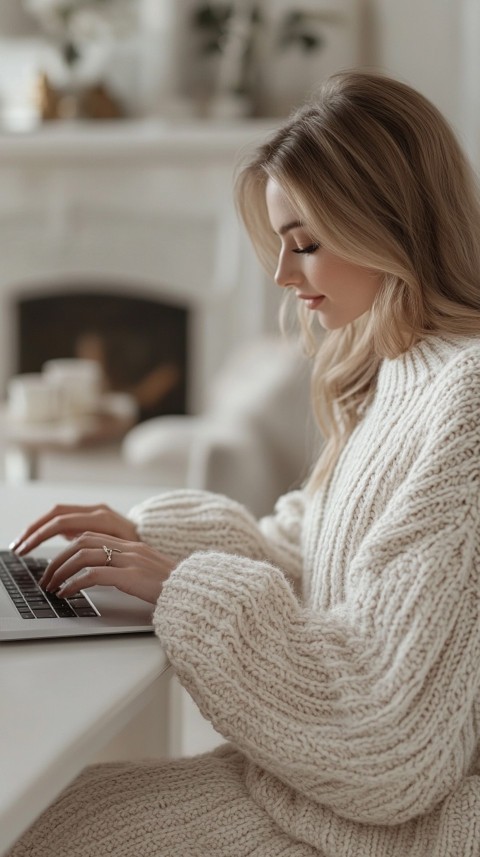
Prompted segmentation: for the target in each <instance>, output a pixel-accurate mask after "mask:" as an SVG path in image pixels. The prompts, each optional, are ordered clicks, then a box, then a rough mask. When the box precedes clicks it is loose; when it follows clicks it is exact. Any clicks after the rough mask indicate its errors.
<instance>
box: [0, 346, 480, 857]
mask: <svg viewBox="0 0 480 857" xmlns="http://www.w3.org/2000/svg"><path fill="white" fill-rule="evenodd" d="M479 480H480V337H479V338H478V339H474V338H463V337H451V338H440V337H435V338H431V339H428V340H425V341H424V342H422V343H420V344H419V345H417V346H416V347H415V348H414V349H412V350H411V351H410V352H409V353H407V354H405V355H403V356H402V357H400V358H398V359H396V360H392V361H390V360H385V361H384V362H383V363H382V365H381V368H380V372H379V377H378V384H377V389H376V393H375V397H374V400H373V402H372V404H371V405H370V406H369V408H368V410H367V411H366V413H365V415H364V417H363V419H362V421H361V423H360V424H359V425H358V426H357V428H356V430H355V431H354V433H353V435H352V437H351V439H350V441H349V442H348V445H347V446H346V448H345V449H344V451H343V453H342V455H341V457H340V460H339V462H338V464H337V467H336V469H335V471H334V474H333V477H332V478H331V480H330V482H329V484H328V486H327V488H326V489H325V490H322V491H320V492H319V493H318V494H317V495H316V496H315V498H313V499H312V500H308V499H307V497H306V496H305V495H304V493H303V492H301V491H295V492H292V493H290V494H288V495H286V496H285V497H283V498H281V499H280V501H279V502H278V505H277V508H276V510H275V513H274V514H273V515H272V516H271V517H268V518H266V519H263V520H262V521H260V522H259V523H257V522H256V521H255V520H254V519H253V517H251V515H250V514H249V513H248V512H247V511H246V510H245V509H244V508H243V507H241V506H239V505H238V504H236V503H234V502H233V501H230V500H228V499H226V498H225V497H221V496H217V495H213V494H207V493H203V492H197V491H178V492H174V493H166V494H162V495H160V496H158V497H156V498H153V499H151V500H149V501H147V502H146V503H144V504H142V505H141V506H139V507H136V508H135V509H134V510H133V511H132V513H131V516H132V519H133V520H135V521H136V523H137V525H138V528H139V532H140V535H141V537H142V539H144V540H145V541H147V542H149V543H150V544H152V545H154V546H156V547H158V549H160V550H162V551H164V552H166V553H167V554H171V555H173V556H175V557H176V558H178V560H181V562H180V563H179V565H178V567H177V568H176V570H175V571H174V572H173V574H172V575H171V578H170V579H169V581H168V582H167V584H166V585H165V587H164V590H163V593H162V595H161V596H160V599H159V601H158V605H157V608H156V610H155V614H154V622H155V628H156V632H157V634H158V637H159V638H160V640H161V642H162V644H163V646H164V647H165V649H166V651H167V653H168V656H169V657H170V659H171V661H172V664H173V666H174V668H175V670H176V672H177V674H178V676H179V677H180V680H181V681H182V683H183V684H184V685H185V687H186V688H187V689H188V691H189V692H190V693H191V695H192V696H193V697H194V699H195V700H196V702H197V703H198V705H199V707H200V709H201V711H202V712H203V714H204V715H205V716H206V717H207V718H209V719H210V720H211V722H212V723H213V725H214V726H215V728H216V729H217V730H218V731H219V732H220V733H221V734H222V735H224V736H225V738H226V739H228V741H229V742H230V745H229V746H227V747H226V748H225V749H221V750H220V751H217V752H216V753H213V754H207V755H206V756H203V757H198V758H197V759H194V760H183V761H182V763H179V762H171V763H165V765H164V767H163V768H161V767H160V769H159V770H160V774H159V775H158V780H159V782H160V783H161V784H162V788H163V791H162V792H161V795H162V796H161V798H160V797H158V796H156V797H155V796H154V793H155V789H152V786H151V784H149V786H148V788H147V786H145V785H144V783H145V777H146V776H147V775H146V772H145V770H146V769H142V768H140V767H139V766H137V767H135V766H131V767H130V769H129V775H128V782H129V783H130V785H129V787H128V788H127V787H126V786H125V782H126V781H127V776H126V775H125V776H124V779H123V780H122V782H123V786H122V787H120V786H118V785H117V790H118V791H120V789H121V795H122V797H121V801H122V806H123V805H124V803H126V805H127V806H130V803H129V801H131V802H132V803H133V806H134V807H136V812H135V813H133V812H132V813H131V816H130V815H129V816H128V818H129V819H130V821H129V825H130V827H128V830H131V828H132V825H135V824H137V828H138V830H137V834H136V839H135V846H134V847H133V846H132V845H131V844H130V845H127V844H125V843H126V839H125V836H126V834H125V833H122V835H121V836H120V834H118V836H119V837H120V838H119V839H118V842H119V843H120V844H122V843H123V846H124V847H122V848H121V847H120V844H117V845H116V843H117V840H116V839H115V838H114V837H113V834H112V833H111V832H108V830H107V828H108V825H110V828H112V827H114V826H118V824H119V813H118V811H117V812H116V814H115V813H113V814H112V816H111V818H110V820H108V818H107V820H105V818H106V817H105V818H103V817H102V818H103V820H102V821H101V822H100V821H99V822H98V825H97V826H98V830H97V828H95V831H96V832H93V833H92V828H91V824H92V822H91V821H90V826H89V828H88V830H89V835H90V836H93V837H94V838H95V837H97V838H98V839H100V837H101V836H103V839H102V842H103V843H105V842H108V847H109V848H112V849H113V850H112V852H110V851H109V850H108V849H107V848H106V847H105V848H104V850H102V849H98V845H97V846H94V843H92V850H91V851H90V850H88V848H87V847H86V846H85V844H82V845H81V847H79V849H78V851H77V850H75V849H73V846H72V844H71V841H70V849H69V848H68V847H67V846H65V851H62V850H61V849H59V848H58V843H57V850H56V851H53V850H52V855H53V853H56V854H63V853H65V854H69V855H73V854H75V855H77V853H78V854H81V855H84V854H85V855H86V854H90V853H91V854H92V855H93V854H97V855H100V854H103V853H116V854H120V853H121V854H125V855H132V857H133V855H135V857H137V855H140V854H149V855H150V854H151V855H162V857H163V855H165V857H200V855H215V857H224V855H227V854H228V855H232V857H240V855H244V854H249V855H250V854H258V855H259V857H260V855H261V857H273V855H279V854H282V855H288V857H293V855H299V857H300V855H301V857H305V856H306V855H319V857H406V855H408V857H479V855H480V752H479V748H480V520H479V517H480V496H479ZM161 764H162V763H160V765H161ZM181 765H183V767H181ZM85 776H87V777H89V779H88V784H87V785H85V786H84V787H83V792H82V788H81V786H78V787H77V791H76V793H75V794H73V797H72V795H70V796H67V798H65V799H64V803H63V804H62V806H61V810H58V811H57V816H55V815H50V822H49V823H50V828H51V827H52V825H53V826H54V825H55V820H54V819H55V818H57V819H64V818H65V817H67V816H68V805H69V804H68V801H69V800H70V801H71V802H72V801H73V802H74V803H75V804H76V805H77V806H78V804H79V802H80V803H81V800H82V799H81V798H80V797H79V795H80V794H83V795H84V798H83V799H84V800H85V801H86V802H87V804H88V801H89V800H90V803H91V808H93V804H94V802H95V801H96V800H97V797H96V795H97V796H98V795H100V798H98V800H99V801H100V800H101V799H103V800H104V803H105V805H106V801H107V798H105V795H107V796H108V802H109V805H110V804H111V803H112V797H111V795H113V793H114V786H113V785H112V783H111V782H110V784H108V782H107V780H108V776H109V777H110V780H112V782H113V781H114V782H117V781H119V780H118V778H119V777H120V774H119V773H118V771H116V769H115V775H113V774H109V775H108V776H107V773H106V772H105V768H101V769H92V770H91V771H90V773H89V774H86V775H85ZM102 776H103V780H102V779H101V777H102ZM149 776H150V775H149ZM152 776H153V775H152ZM95 783H97V785H96V786H95ZM99 783H100V785H99ZM106 783H107V784H106ZM109 789H110V790H111V791H109ZM148 789H150V790H148ZM158 789H159V790H160V786H158ZM159 794H160V791H159ZM85 795H86V796H85ZM165 795H168V796H169V797H168V800H167V798H166V797H165ZM186 795H188V800H187V798H186ZM222 800H223V801H224V803H225V806H226V807H227V809H225V812H224V814H223V815H221V814H219V815H215V812H217V809H216V808H217V807H218V806H219V805H220V803H221V801H222ZM65 801H66V803H65ZM172 807H173V808H172ZM185 807H188V808H185ZM212 807H213V809H212ZM117 809H118V808H117ZM106 811H107V810H105V812H106ZM50 812H51V811H50ZM218 812H219V813H220V810H218ZM212 813H213V814H212ZM120 815H121V813H120ZM91 816H92V813H90V817H91ZM52 819H53V821H52ZM133 819H135V821H134V820H133ZM47 824H48V816H47ZM58 824H60V822H58ZM102 825H103V826H102ZM172 825H173V828H172ZM175 825H176V826H175ZM43 829H46V828H45V821H43ZM172 829H174V833H173V834H172V833H171V831H172ZM125 830H127V827H125ZM155 830H157V831H158V835H157V834H155V833H153V832H152V831H155ZM98 831H100V832H98ZM105 831H107V832H105ZM57 832H58V828H57ZM117 833H118V832H117ZM170 835H172V836H173V839H171V838H169V836H170ZM132 837H133V834H132ZM225 837H227V839H225ZM279 837H280V838H279ZM79 841H80V839H79ZM131 841H132V842H133V841H134V840H133V838H132V840H131ZM38 842H39V838H38V835H37V837H36V850H33V851H30V850H29V846H28V844H25V845H24V848H22V847H19V850H18V855H20V854H22V855H23V854H31V853H34V854H35V857H37V855H39V856H40V855H44V854H45V855H49V854H50V851H49V850H48V847H47V846H46V847H45V848H44V850H42V849H41V848H39V846H38ZM82 842H83V843H84V840H82ZM206 842H208V843H209V845H205V843H206ZM142 843H143V845H142ZM152 843H153V844H152ZM169 843H170V844H169ZM171 843H174V844H173V845H172V844H171ZM226 843H227V844H226ZM95 847H97V850H96V851H95ZM117 847H118V850H115V849H116V848H117ZM16 855H17V851H15V857H16Z"/></svg>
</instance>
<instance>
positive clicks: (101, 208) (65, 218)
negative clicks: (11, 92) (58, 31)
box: [0, 120, 276, 417]
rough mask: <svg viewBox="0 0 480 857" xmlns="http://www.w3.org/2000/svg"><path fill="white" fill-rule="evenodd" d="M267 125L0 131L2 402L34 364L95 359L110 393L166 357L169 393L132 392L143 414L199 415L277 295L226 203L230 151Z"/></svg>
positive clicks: (140, 124) (268, 325)
mask: <svg viewBox="0 0 480 857" xmlns="http://www.w3.org/2000/svg"><path fill="white" fill-rule="evenodd" d="M266 130H267V129H266V128H265V126H264V125H262V123H259V124H256V123H255V122H254V123H251V122H248V123H236V124H234V125H233V124H232V125H231V126H223V125H215V124H209V123H201V122H199V123H195V122H192V123H182V124H178V125H175V124H170V123H165V122H161V121H158V122H157V121H155V122H153V121H152V122H149V121H140V120H139V121H131V122H127V121H125V122H122V123H112V124H109V123H107V124H101V125H100V124H95V123H92V124H83V123H72V124H66V125H63V126H62V125H56V126H55V127H54V126H53V125H52V126H48V127H44V128H42V129H39V131H38V132H35V133H32V134H29V135H24V136H12V137H9V136H8V135H4V136H2V135H0V184H1V187H2V192H1V194H0V248H1V252H0V396H2V395H5V392H6V388H7V384H8V379H9V377H11V376H12V375H13V374H15V373H18V372H19V371H30V370H37V369H39V368H40V365H41V363H42V362H44V359H46V358H49V357H52V358H53V357H57V356H61V357H65V356H68V355H72V354H74V353H81V354H83V355H86V354H89V355H92V354H94V353H96V354H97V356H98V357H99V359H101V360H103V361H104V362H105V364H107V363H108V366H109V379H110V380H109V384H110V385H111V387H112V389H131V388H132V386H136V385H139V384H140V385H141V384H142V381H145V379H148V376H149V373H151V372H153V373H155V369H156V368H157V369H158V367H159V366H160V367H161V365H162V364H163V363H164V362H165V361H166V363H167V367H169V366H170V360H174V363H175V369H174V370H171V367H170V369H169V371H168V372H165V373H163V376H162V373H161V372H159V373H158V374H157V375H155V374H154V375H153V376H151V377H150V380H152V377H155V378H156V381H157V384H158V387H160V386H161V383H160V382H161V380H162V377H163V382H164V385H165V386H167V385H168V383H169V384H170V385H171V387H172V389H171V390H170V392H169V393H168V395H167V394H165V395H164V396H163V397H162V398H161V399H160V398H157V401H155V402H152V401H151V399H150V397H149V396H148V395H147V393H145V388H144V387H142V389H143V392H144V393H145V396H146V397H147V398H146V399H145V400H144V401H145V407H144V409H143V416H145V417H146V416H148V415H150V414H152V413H163V412H164V409H165V410H166V409H167V407H168V412H169V413H183V412H185V411H186V412H187V413H191V414H196V413H200V412H201V411H202V410H203V409H204V407H205V404H206V401H207V399H208V393H209V386H210V383H211V379H212V377H213V376H214V374H215V373H216V372H218V370H219V368H220V366H221V364H222V361H223V360H224V359H225V357H226V356H227V355H228V354H229V353H230V352H231V350H232V349H233V348H235V347H236V346H237V345H239V344H240V343H242V342H244V341H245V340H246V339H250V338H253V337H255V336H257V335H258V334H259V333H261V332H264V331H266V332H269V330H271V329H272V326H274V327H275V328H276V320H275V316H276V310H275V311H273V310H272V308H271V304H270V301H271V300H272V299H273V298H274V295H276V292H275V290H273V289H271V288H268V289H265V288H264V285H265V280H264V276H263V274H262V272H261V270H260V268H259V266H258V263H257V261H256V259H255V256H254V254H253V251H252V250H251V248H250V244H249V242H248V240H247V238H246V236H245V235H244V232H243V230H242V229H241V228H240V225H239V221H238V218H237V216H236V213H235V210H234V207H233V202H232V174H233V171H234V164H235V162H236V160H237V155H238V151H239V149H242V148H243V147H247V148H248V147H249V146H250V145H251V144H252V143H253V142H254V140H255V138H256V137H258V136H260V137H261V138H262V139H263V137H264V135H265V133H266ZM53 298H55V301H54V302H52V299H53ZM127 298H128V300H126V299H127ZM133 298H135V299H136V301H137V302H136V303H132V302H131V301H132V300H133ZM110 299H111V300H112V302H110ZM70 300H72V303H70ZM76 301H77V302H78V303H77V304H75V302H76ZM83 301H85V303H86V304H87V306H88V304H89V305H90V309H84V305H83ZM56 303H58V306H57V308H56V309H55V304H56ZM137 312H138V313H139V314H140V317H141V320H140V321H139V322H138V325H137V321H135V323H133V319H134V318H135V319H136V315H135V314H136V313H137ZM57 313H58V315H57ZM117 313H118V316H119V318H120V317H122V318H123V321H122V320H119V321H118V329H117V328H116V325H117V323H116V325H113V323H112V319H114V318H115V319H116V318H117ZM162 315H163V316H164V317H165V320H164V321H163V320H162ZM77 316H78V318H80V317H81V318H82V319H83V320H84V322H83V321H82V326H81V327H79V326H77ZM53 319H55V321H53ZM125 319H126V321H125ZM267 320H268V321H267ZM94 322H95V324H94ZM100 322H101V324H100ZM97 323H98V324H97ZM25 326H26V327H27V328H28V332H27V340H26V341H27V342H28V343H29V344H28V348H27V346H26V345H25V344H19V342H18V337H19V336H20V339H22V336H23V331H22V330H21V328H23V327H25ZM137 327H138V328H139V329H141V331H142V333H143V331H148V337H146V338H148V339H152V340H155V341H154V342H151V343H150V344H149V345H147V343H146V342H144V341H143V336H142V337H140V338H139V337H138V336H135V331H136V330H137ZM44 328H45V330H43V329H44ZM46 331H49V333H47V332H46ZM150 334H151V335H150ZM119 341H120V346H119ZM123 342H126V345H125V349H124V350H125V352H128V353H125V355H122V357H123V356H125V357H126V358H128V360H127V361H126V362H125V363H124V364H123V368H122V370H121V372H120V374H118V373H119V371H120V370H118V368H117V365H116V361H115V359H114V355H115V353H116V352H118V351H119V350H120V348H121V346H122V343H123ZM172 344H173V345H174V346H175V351H174V356H173V357H172V355H171V354H170V352H168V354H166V356H165V352H164V350H163V349H164V348H166V347H167V346H168V348H170V345H172ZM164 368H165V367H164ZM122 373H123V374H122ZM174 381H175V389H173V385H174ZM148 386H149V385H148V384H146V387H147V388H148ZM147 392H148V390H147ZM152 398H153V393H152ZM147 399H148V403H147Z"/></svg>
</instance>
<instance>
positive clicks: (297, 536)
mask: <svg viewBox="0 0 480 857" xmlns="http://www.w3.org/2000/svg"><path fill="white" fill-rule="evenodd" d="M304 509H305V496H304V492H303V491H301V490H298V491H291V492H289V493H288V494H285V495H284V496H283V497H280V499H279V500H278V501H277V504H276V506H275V510H274V513H273V514H272V515H269V516H267V517H265V518H263V519H261V520H260V521H257V520H256V519H255V518H254V517H253V515H252V514H251V513H250V512H249V511H248V509H246V508H245V507H244V506H242V505H241V504H240V503H237V502H236V501H235V500H231V499H229V498H228V497H224V496H223V495H221V494H214V493H212V492H209V491H198V490H192V489H180V490H177V491H167V492H165V493H164V494H159V495H158V496H156V497H152V498H150V499H148V500H145V501H144V502H143V503H140V504H139V505H138V506H135V507H134V508H133V509H131V511H130V513H129V517H130V519H131V520H132V521H133V522H134V523H135V525H136V527H137V531H138V533H139V536H140V538H141V540H142V541H145V542H147V543H148V544H150V545H151V546H152V547H154V548H156V549H157V550H159V551H162V552H163V553H166V554H168V555H169V556H171V557H172V558H173V559H174V560H177V561H180V560H183V559H185V558H186V557H188V556H190V555H191V554H192V553H195V552H197V551H221V552H222V553H227V554H238V555H241V556H243V557H248V558H249V559H256V560H267V561H269V562H272V563H274V564H275V565H276V566H277V567H278V568H280V569H281V570H282V571H283V573H284V574H285V576H286V577H288V578H290V579H291V580H292V582H294V584H295V585H296V586H297V587H300V583H301V578H302V568H303V560H302V543H301V534H302V523H303V516H304Z"/></svg>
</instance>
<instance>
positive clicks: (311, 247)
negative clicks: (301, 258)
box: [292, 244, 320, 256]
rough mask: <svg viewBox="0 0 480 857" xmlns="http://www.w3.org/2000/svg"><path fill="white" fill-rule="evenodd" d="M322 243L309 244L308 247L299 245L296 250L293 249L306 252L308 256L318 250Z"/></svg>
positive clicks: (294, 251) (293, 251)
mask: <svg viewBox="0 0 480 857" xmlns="http://www.w3.org/2000/svg"><path fill="white" fill-rule="evenodd" d="M319 247H320V244H309V245H308V247H297V248H296V249H295V250H292V253H305V254H306V255H307V256H308V255H309V254H310V253H315V250H318V248H319Z"/></svg>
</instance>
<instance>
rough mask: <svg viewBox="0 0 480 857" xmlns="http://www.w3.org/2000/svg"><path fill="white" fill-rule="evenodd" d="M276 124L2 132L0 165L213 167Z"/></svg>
mask: <svg viewBox="0 0 480 857" xmlns="http://www.w3.org/2000/svg"><path fill="white" fill-rule="evenodd" d="M278 121H279V120H275V119H271V120H266V119H258V120H256V119H251V120H239V121H232V122H228V123H225V122H220V121H219V122H214V121H207V120H204V121H200V120H197V121H194V120H192V121H188V122H187V121H175V122H174V121H167V120H160V119H158V120H153V119H151V120H147V119H145V120H119V121H105V122H81V121H74V122H58V123H52V124H48V125H44V126H41V127H39V128H38V129H36V130H34V131H31V132H28V133H10V132H5V131H4V132H0V165H3V164H16V165H18V164H21V163H24V164H28V163H29V162H35V164H38V162H39V161H42V162H44V163H46V162H51V163H56V164H58V161H59V160H61V162H62V163H68V162H70V163H71V162H75V163H78V162H79V161H81V162H86V163H92V162H98V161H99V160H100V161H102V160H104V159H108V161H109V162H111V160H112V158H114V159H121V160H122V161H129V160H135V161H137V162H138V160H139V158H141V159H142V162H145V160H144V159H146V160H147V161H150V162H151V161H155V160H156V159H157V158H158V157H162V158H165V157H173V158H175V157H177V156H178V157H180V158H181V157H185V155H188V154H190V155H193V156H194V157H195V158H202V159H205V160H209V161H211V160H212V159H215V158H218V157H222V156H223V157H227V158H228V159H229V160H231V158H232V156H233V155H234V154H235V153H236V152H238V151H239V149H241V148H242V147H243V146H247V145H249V144H254V143H256V142H261V141H262V140H264V139H265V137H266V136H267V135H268V134H269V133H270V132H272V131H274V130H275V127H276V126H277V125H278Z"/></svg>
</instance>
